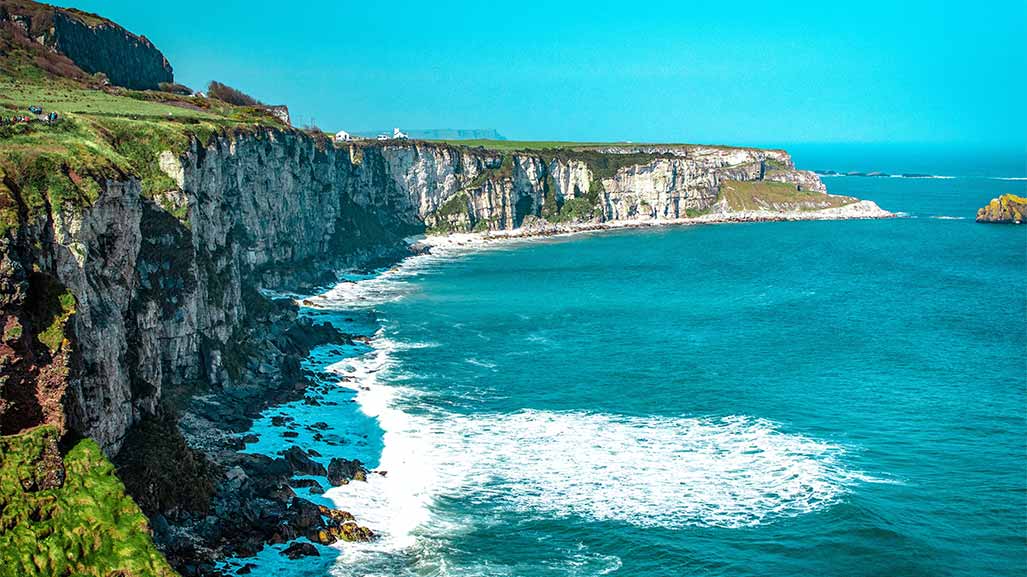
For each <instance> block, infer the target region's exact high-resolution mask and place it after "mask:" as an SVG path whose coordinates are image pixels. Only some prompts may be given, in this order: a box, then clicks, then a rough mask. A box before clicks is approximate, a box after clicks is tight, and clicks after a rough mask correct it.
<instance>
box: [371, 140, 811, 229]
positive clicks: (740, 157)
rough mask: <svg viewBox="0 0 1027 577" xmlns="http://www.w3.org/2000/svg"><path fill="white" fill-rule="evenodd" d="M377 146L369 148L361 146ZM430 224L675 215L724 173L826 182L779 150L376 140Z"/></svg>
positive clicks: (714, 191)
mask: <svg viewBox="0 0 1027 577" xmlns="http://www.w3.org/2000/svg"><path fill="white" fill-rule="evenodd" d="M364 150H365V152H364V154H365V155H367V154H371V153H370V152H369V151H370V150H371V149H366V148H365V149H364ZM373 150H374V152H373V154H374V155H375V158H376V160H377V161H379V162H383V163H384V165H385V167H386V168H385V172H386V173H387V174H388V175H389V176H390V177H391V178H392V179H393V184H394V186H396V187H397V188H399V189H401V190H405V191H407V193H408V195H409V196H410V200H411V202H412V203H413V206H414V207H416V209H417V217H418V218H420V219H422V220H424V221H425V222H426V223H427V224H428V226H429V227H430V228H431V229H434V230H437V231H442V232H448V231H470V230H510V229H514V228H517V227H520V226H523V225H524V224H525V222H526V221H527V222H529V223H531V222H534V221H535V220H536V219H542V220H548V221H551V222H606V221H633V220H655V221H659V220H674V219H681V218H687V217H689V216H693V215H695V214H697V213H702V212H706V211H710V210H713V209H715V208H716V206H717V198H718V193H719V190H720V185H721V182H723V181H726V180H736V181H737V180H740V181H756V180H771V181H776V182H783V183H788V184H790V185H794V186H795V188H796V189H797V190H805V191H813V192H826V188H825V187H824V185H823V183H821V181H820V179H819V177H817V175H816V174H813V173H812V172H807V171H799V170H795V168H794V165H793V164H792V161H791V158H790V157H789V156H788V155H787V153H785V152H783V151H774V150H758V149H741V148H726V147H706V146H664V147H661V146H610V147H604V148H601V149H595V148H586V149H578V150H574V149H570V150H559V151H538V152H536V151H524V152H512V153H506V154H500V153H498V152H494V151H486V150H481V149H476V150H475V149H461V148H450V147H448V146H444V145H437V144H425V143H420V144H418V143H411V144H406V143H404V144H387V145H384V146H381V147H374V149H373Z"/></svg>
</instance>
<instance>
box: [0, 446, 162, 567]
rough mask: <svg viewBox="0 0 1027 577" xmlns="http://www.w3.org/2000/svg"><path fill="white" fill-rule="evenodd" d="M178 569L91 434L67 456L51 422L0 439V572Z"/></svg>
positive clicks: (73, 447)
mask: <svg viewBox="0 0 1027 577" xmlns="http://www.w3.org/2000/svg"><path fill="white" fill-rule="evenodd" d="M53 575H82V576H96V577H108V576H110V575H135V576H140V577H141V576H144V575H145V576H157V577H172V576H174V575H175V572H174V571H173V570H172V569H171V567H170V566H169V565H168V563H167V561H166V560H165V559H164V557H163V556H162V555H161V554H160V552H159V551H157V548H156V547H155V546H154V544H153V541H152V540H151V538H150V529H149V525H148V523H147V520H146V517H144V516H143V514H142V512H141V511H140V510H139V507H137V506H136V504H135V503H134V502H133V501H132V499H131V498H129V497H128V496H127V495H126V494H125V487H124V486H123V485H122V484H121V481H120V480H118V477H117V476H116V475H115V474H114V466H113V465H112V464H111V463H110V461H108V460H107V458H106V457H105V456H104V455H103V453H102V452H101V451H100V447H99V446H97V444H96V443H94V442H93V441H91V440H89V439H84V440H81V441H78V442H77V443H75V444H74V445H73V446H72V447H71V448H70V449H69V450H68V451H67V453H66V454H64V455H63V456H62V455H61V453H60V451H59V449H58V433H57V430H56V429H55V428H54V427H49V426H46V427H39V428H36V429H33V430H31V431H27V432H25V433H22V434H20V435H12V436H7V437H0V577H35V576H40V577H43V576H48V577H49V576H53Z"/></svg>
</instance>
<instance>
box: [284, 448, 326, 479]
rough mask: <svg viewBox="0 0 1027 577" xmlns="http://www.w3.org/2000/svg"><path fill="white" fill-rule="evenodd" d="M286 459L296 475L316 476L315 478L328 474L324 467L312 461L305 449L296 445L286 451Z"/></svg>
mask: <svg viewBox="0 0 1027 577" xmlns="http://www.w3.org/2000/svg"><path fill="white" fill-rule="evenodd" d="M284 457H285V460H286V461H288V462H289V465H290V466H291V467H292V470H293V472H294V473H299V474H301V475H314V476H315V477H324V476H325V475H327V474H328V471H326V470H325V466H324V465H322V464H321V463H318V462H317V461H315V460H313V459H311V458H310V457H309V456H308V455H307V453H306V452H305V451H304V450H303V449H301V448H299V447H297V446H295V445H293V446H292V447H289V449H288V450H287V451H285V455H284Z"/></svg>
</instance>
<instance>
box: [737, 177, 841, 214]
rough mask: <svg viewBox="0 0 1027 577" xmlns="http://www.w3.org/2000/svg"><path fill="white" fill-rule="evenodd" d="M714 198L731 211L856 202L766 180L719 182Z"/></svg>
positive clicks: (805, 208)
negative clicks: (718, 191)
mask: <svg viewBox="0 0 1027 577" xmlns="http://www.w3.org/2000/svg"><path fill="white" fill-rule="evenodd" d="M718 200H726V201H727V205H728V207H729V208H730V209H731V210H735V211H740V210H789V211H790V210H800V211H805V210H821V209H824V208H833V207H839V206H845V205H847V204H852V203H854V202H856V201H857V199H855V198H851V197H848V196H834V195H828V194H823V193H821V192H812V191H806V190H796V188H795V185H794V184H788V183H784V182H773V181H768V180H758V181H744V182H743V181H737V180H725V181H723V182H722V183H721V184H720V193H719V195H718Z"/></svg>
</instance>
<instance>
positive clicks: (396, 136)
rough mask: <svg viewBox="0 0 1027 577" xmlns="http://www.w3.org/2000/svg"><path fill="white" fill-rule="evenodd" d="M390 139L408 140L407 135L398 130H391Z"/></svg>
mask: <svg viewBox="0 0 1027 577" xmlns="http://www.w3.org/2000/svg"><path fill="white" fill-rule="evenodd" d="M392 138H393V139H395V140H406V139H408V138H410V136H409V135H408V134H407V133H405V132H403V131H402V130H400V129H398V128H393V129H392Z"/></svg>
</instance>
